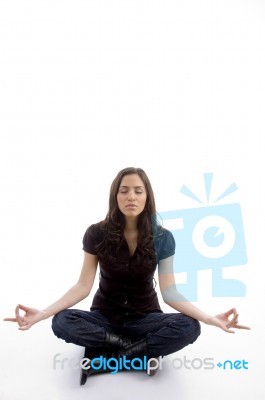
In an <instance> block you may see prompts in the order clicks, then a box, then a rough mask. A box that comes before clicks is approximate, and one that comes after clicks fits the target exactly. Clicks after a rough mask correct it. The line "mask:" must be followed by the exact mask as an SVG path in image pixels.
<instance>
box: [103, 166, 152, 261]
mask: <svg viewBox="0 0 265 400" xmlns="http://www.w3.org/2000/svg"><path fill="white" fill-rule="evenodd" d="M132 174H137V175H138V176H139V177H140V178H141V180H142V181H143V183H144V186H145V190H146V194H147V196H146V203H145V207H144V210H143V211H142V212H141V214H140V215H139V218H138V221H137V228H138V240H137V242H138V243H137V245H138V249H139V252H140V254H142V255H146V256H148V257H150V258H151V259H152V260H153V259H154V244H153V238H154V235H155V232H156V229H157V218H156V215H157V213H156V205H155V198H154V193H153V189H152V186H151V183H150V181H149V178H148V176H147V175H146V173H145V172H144V170H143V169H141V168H134V167H128V168H124V169H122V170H121V171H120V172H119V173H118V174H117V176H116V178H115V179H114V181H113V182H112V184H111V187H110V195H109V210H108V213H107V215H106V218H105V220H104V221H102V222H101V228H102V229H103V230H104V239H103V241H102V242H101V243H100V244H99V246H98V255H99V257H100V258H101V259H102V260H104V261H107V260H108V259H109V257H110V253H112V254H113V253H114V254H115V253H116V254H117V253H118V250H119V247H120V246H121V244H122V242H123V240H124V227H125V218H124V215H123V214H122V212H121V211H120V209H119V206H118V202H117V194H118V190H119V187H120V184H121V181H122V179H123V177H124V176H126V175H132ZM113 247H115V248H116V252H113Z"/></svg>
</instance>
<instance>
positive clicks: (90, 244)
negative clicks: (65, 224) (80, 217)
mask: <svg viewBox="0 0 265 400" xmlns="http://www.w3.org/2000/svg"><path fill="white" fill-rule="evenodd" d="M104 235H105V230H104V224H103V221H100V222H98V223H96V224H92V225H90V226H89V227H88V228H87V230H86V232H85V234H84V237H83V249H84V250H85V251H87V252H88V253H92V254H95V253H96V250H95V246H96V245H97V244H99V243H100V242H101V241H102V240H103V238H104Z"/></svg>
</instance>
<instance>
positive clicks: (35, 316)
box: [4, 304, 46, 331]
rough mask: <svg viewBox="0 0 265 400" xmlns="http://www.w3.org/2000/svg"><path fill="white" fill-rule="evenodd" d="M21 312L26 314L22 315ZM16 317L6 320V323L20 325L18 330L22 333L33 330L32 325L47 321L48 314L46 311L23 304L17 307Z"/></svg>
mask: <svg viewBox="0 0 265 400" xmlns="http://www.w3.org/2000/svg"><path fill="white" fill-rule="evenodd" d="M20 310H22V311H24V312H25V314H24V315H20ZM15 315H16V317H15V318H4V321H10V322H17V323H18V325H19V328H18V329H19V330H21V331H26V330H27V329H29V328H31V327H32V325H34V324H36V323H37V322H39V321H42V320H43V319H46V313H45V312H44V311H42V310H37V309H36V308H30V307H26V306H23V305H22V304H18V305H17V306H16V310H15Z"/></svg>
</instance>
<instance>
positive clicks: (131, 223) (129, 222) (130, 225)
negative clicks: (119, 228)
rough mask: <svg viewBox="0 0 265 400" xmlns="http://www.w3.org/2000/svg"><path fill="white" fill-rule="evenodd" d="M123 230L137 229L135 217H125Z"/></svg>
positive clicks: (131, 230)
mask: <svg viewBox="0 0 265 400" xmlns="http://www.w3.org/2000/svg"><path fill="white" fill-rule="evenodd" d="M124 230H125V231H126V232H133V231H134V232H135V231H137V218H133V219H130V218H126V220H125V228H124Z"/></svg>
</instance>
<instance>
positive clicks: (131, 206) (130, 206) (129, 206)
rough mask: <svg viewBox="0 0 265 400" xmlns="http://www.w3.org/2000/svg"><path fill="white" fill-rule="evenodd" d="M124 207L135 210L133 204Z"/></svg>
mask: <svg viewBox="0 0 265 400" xmlns="http://www.w3.org/2000/svg"><path fill="white" fill-rule="evenodd" d="M125 207H126V208H136V207H137V206H136V205H135V204H127V205H126V206H125Z"/></svg>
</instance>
